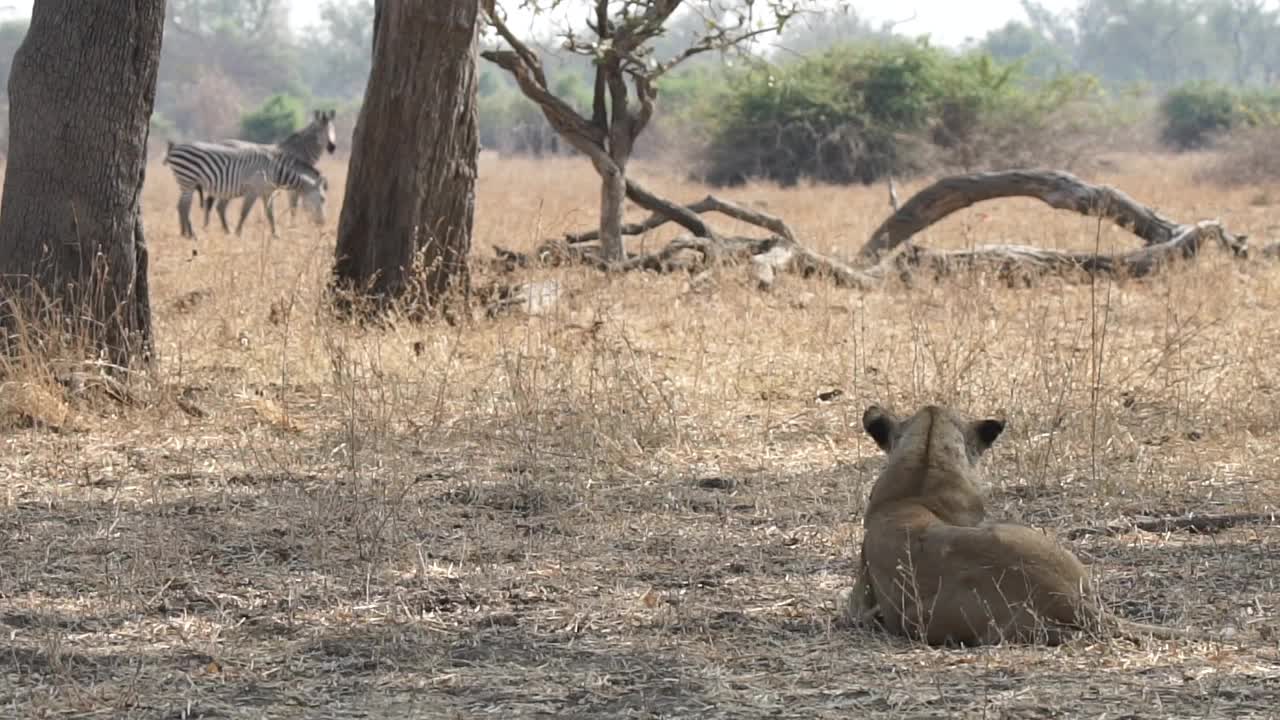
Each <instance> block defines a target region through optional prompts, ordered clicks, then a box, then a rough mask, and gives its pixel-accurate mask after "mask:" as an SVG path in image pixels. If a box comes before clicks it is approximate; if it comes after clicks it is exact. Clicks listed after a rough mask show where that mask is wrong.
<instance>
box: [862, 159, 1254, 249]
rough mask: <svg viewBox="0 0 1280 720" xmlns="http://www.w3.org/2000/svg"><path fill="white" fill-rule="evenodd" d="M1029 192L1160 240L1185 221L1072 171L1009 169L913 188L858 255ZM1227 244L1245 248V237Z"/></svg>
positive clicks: (1169, 236) (1059, 206)
mask: <svg viewBox="0 0 1280 720" xmlns="http://www.w3.org/2000/svg"><path fill="white" fill-rule="evenodd" d="M1009 197H1031V198H1036V199H1037V200H1040V201H1042V202H1044V203H1045V204H1046V205H1048V206H1049V207H1053V208H1057V209H1059V210H1072V211H1074V212H1078V213H1080V214H1082V215H1091V216H1100V217H1103V218H1106V219H1108V220H1110V221H1112V222H1114V223H1115V224H1117V225H1119V226H1121V227H1123V228H1125V229H1126V230H1129V231H1130V232H1132V233H1133V234H1135V235H1137V236H1138V237H1140V238H1142V240H1143V241H1144V242H1145V243H1146V244H1147V245H1159V244H1162V243H1167V242H1168V241H1169V240H1171V239H1173V238H1175V237H1177V236H1179V235H1181V234H1183V233H1184V232H1185V231H1186V226H1184V225H1180V224H1178V223H1176V222H1173V221H1172V220H1169V219H1168V218H1165V217H1163V216H1161V215H1160V214H1159V213H1157V212H1156V211H1155V210H1153V209H1151V208H1149V207H1147V206H1145V205H1142V204H1141V203H1139V202H1137V201H1136V200H1134V199H1133V198H1131V197H1129V196H1128V195H1126V194H1125V193H1123V192H1121V191H1120V190H1118V189H1116V188H1113V187H1109V186H1106V185H1090V184H1088V183H1086V182H1084V181H1083V180H1080V179H1079V178H1077V177H1076V176H1074V175H1072V174H1070V173H1065V172H1058V171H1052V170H1040V171H1031V170H1011V171H1008V172H990V173H974V174H970V175H954V176H951V177H946V178H943V179H941V180H939V181H937V182H935V183H934V184H932V185H930V186H929V187H927V188H925V189H924V190H921V191H920V192H918V193H916V194H915V195H914V196H913V197H912V198H911V199H910V200H908V201H907V202H906V204H905V205H903V206H902V208H901V209H899V210H898V211H897V212H895V213H893V215H891V216H889V219H888V220H885V221H884V223H882V224H881V225H880V227H878V228H876V230H875V232H873V233H871V239H870V240H868V241H867V243H866V245H863V247H862V250H861V251H860V252H859V256H860V257H861V258H863V259H865V260H870V261H874V260H877V259H879V258H880V257H882V256H883V255H884V254H885V253H887V252H888V251H891V250H893V249H894V248H896V247H898V246H899V245H901V244H902V243H904V242H906V241H908V240H910V239H911V237H912V236H914V235H915V234H916V233H918V232H920V231H921V230H924V229H925V228H927V227H929V226H930V225H933V224H934V223H936V222H938V221H939V220H942V219H943V218H945V217H947V216H948V215H950V214H952V213H954V212H956V211H958V210H963V209H964V208H967V207H969V206H971V205H974V204H976V203H980V202H984V201H986V200H994V199H997V198H1009ZM1234 240H1235V239H1234V238H1233V239H1231V241H1230V244H1231V245H1233V246H1238V247H1240V248H1241V249H1243V247H1244V238H1239V239H1238V243H1237V242H1234Z"/></svg>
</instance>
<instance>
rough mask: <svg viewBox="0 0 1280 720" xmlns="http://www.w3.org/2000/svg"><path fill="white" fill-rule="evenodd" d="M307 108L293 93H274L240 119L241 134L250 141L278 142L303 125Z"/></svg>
mask: <svg viewBox="0 0 1280 720" xmlns="http://www.w3.org/2000/svg"><path fill="white" fill-rule="evenodd" d="M305 117H306V109H305V107H304V106H303V102H302V100H300V99H299V98H297V97H294V96H293V95H273V96H271V97H270V98H269V99H267V101H266V102H265V103H263V104H262V106H261V107H259V108H258V109H257V110H254V111H252V112H248V113H245V115H244V117H242V118H241V119H240V136H241V137H242V138H244V139H245V140H248V141H250V142H258V143H277V142H280V141H281V140H283V139H285V138H286V137H288V136H289V134H290V133H292V132H293V131H295V130H297V129H298V128H300V127H302V124H303V119H304V118H305Z"/></svg>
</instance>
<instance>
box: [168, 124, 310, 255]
mask: <svg viewBox="0 0 1280 720" xmlns="http://www.w3.org/2000/svg"><path fill="white" fill-rule="evenodd" d="M164 164H165V165H168V166H169V169H170V170H172V171H173V177H174V179H175V180H177V181H178V189H179V190H180V191H181V195H180V196H179V198H178V221H179V222H180V223H181V225H182V236H183V237H190V238H193V239H194V238H195V229H194V228H193V227H192V226H191V195H192V194H193V193H196V192H199V193H200V194H201V203H202V204H203V203H204V198H206V197H207V198H218V199H224V198H232V197H240V196H244V206H243V207H242V208H241V210H240V223H239V224H238V225H236V235H239V234H240V230H241V229H242V228H243V227H244V221H245V218H246V217H248V215H249V210H251V209H252V208H253V203H254V201H255V200H257V199H258V198H259V197H262V204H263V207H264V208H265V209H266V213H267V222H269V223H270V224H271V235H272V236H273V237H274V236H276V219H275V215H274V213H272V211H271V203H272V199H273V198H274V197H275V192H276V190H278V189H280V188H284V189H286V190H292V191H295V192H299V193H301V194H302V199H303V202H304V204H305V205H306V206H307V208H308V209H309V210H310V211H311V216H312V219H313V220H314V221H315V223H316V224H317V225H320V224H323V223H324V202H325V190H327V189H328V187H329V183H328V181H326V180H325V179H324V176H322V175H321V174H320V172H319V171H318V170H316V169H315V168H314V167H312V166H311V165H310V164H308V163H305V162H303V161H301V160H299V159H297V158H295V157H294V156H292V155H289V154H287V153H285V152H283V151H281V150H276V149H274V148H272V147H270V146H257V147H244V146H231V145H224V144H220V143H210V142H193V143H181V144H177V145H175V144H174V143H173V142H172V141H170V142H169V149H168V151H167V152H165V156H164ZM222 229H223V230H224V231H227V232H230V228H228V227H227V218H226V216H222Z"/></svg>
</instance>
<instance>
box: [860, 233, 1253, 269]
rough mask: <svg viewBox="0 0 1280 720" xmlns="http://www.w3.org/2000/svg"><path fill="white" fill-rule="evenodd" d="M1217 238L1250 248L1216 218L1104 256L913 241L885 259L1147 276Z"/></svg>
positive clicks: (927, 265) (1235, 248)
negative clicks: (930, 245) (927, 245)
mask: <svg viewBox="0 0 1280 720" xmlns="http://www.w3.org/2000/svg"><path fill="white" fill-rule="evenodd" d="M1215 240H1216V241H1217V242H1218V243H1219V244H1221V245H1222V246H1223V247H1225V248H1227V249H1228V250H1229V251H1231V252H1233V253H1235V254H1237V255H1239V254H1242V253H1243V252H1244V246H1243V244H1241V243H1238V240H1237V238H1235V237H1234V236H1232V235H1230V234H1229V233H1228V232H1227V231H1226V230H1225V229H1224V228H1223V227H1222V224H1221V223H1220V222H1218V221H1216V220H1204V221H1201V222H1198V223H1196V224H1194V225H1188V226H1184V227H1182V229H1181V230H1180V232H1179V233H1178V234H1177V235H1175V236H1173V237H1171V238H1170V239H1168V240H1166V241H1164V242H1161V243H1157V244H1154V245H1147V246H1145V247H1141V248H1138V249H1136V250H1131V251H1129V252H1122V253H1116V254H1114V255H1102V254H1097V253H1089V252H1071V251H1062V250H1047V249H1044V248H1036V247H1029V246H1026V245H979V246H977V247H973V248H968V249H964V250H929V249H924V248H919V247H917V246H915V245H910V244H908V245H907V247H906V248H904V249H903V250H902V251H901V252H899V253H897V254H895V255H890V256H888V257H886V259H885V260H884V261H883V262H882V265H883V264H885V263H889V264H891V265H892V266H893V270H894V272H895V273H896V274H897V275H898V276H899V277H902V278H904V279H907V278H908V277H909V276H910V275H911V274H913V273H914V272H915V271H917V270H919V269H924V270H928V271H932V272H934V273H936V274H938V275H949V274H951V273H954V272H956V271H958V270H975V269H982V270H989V271H994V272H996V273H997V274H999V275H1000V276H1002V277H1008V278H1012V277H1015V276H1022V277H1027V276H1034V275H1043V274H1047V273H1063V272H1072V271H1079V272H1083V273H1085V274H1086V275H1110V276H1126V277H1146V276H1148V275H1151V274H1152V273H1154V272H1156V271H1157V270H1159V269H1160V268H1161V267H1163V266H1164V265H1166V264H1167V263H1169V262H1170V261H1173V260H1177V259H1188V258H1192V257H1195V256H1196V255H1197V254H1198V253H1199V252H1200V249H1201V248H1202V247H1203V246H1204V244H1205V242H1207V241H1215Z"/></svg>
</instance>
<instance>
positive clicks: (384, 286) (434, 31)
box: [334, 0, 479, 309]
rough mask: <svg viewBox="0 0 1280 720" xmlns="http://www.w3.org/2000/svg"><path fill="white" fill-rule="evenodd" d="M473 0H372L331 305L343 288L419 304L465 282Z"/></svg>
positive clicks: (471, 169) (472, 170) (471, 189)
mask: <svg viewBox="0 0 1280 720" xmlns="http://www.w3.org/2000/svg"><path fill="white" fill-rule="evenodd" d="M478 2H479V0H432V1H431V2H402V1H401V0H378V2H377V3H376V4H375V6H374V32H373V69H372V71H371V73H370V75H369V84H368V87H367V88H366V90H365V97H364V106H363V107H362V108H361V110H360V117H359V119H358V120H357V121H356V129H355V136H354V138H353V139H352V143H351V165H350V170H349V172H348V175H347V188H346V196H345V198H344V201H343V206H342V217H341V219H340V221H339V224H338V246H337V251H336V252H337V257H336V261H335V265H334V276H335V281H336V282H335V284H336V289H337V290H338V291H339V292H340V293H341V295H340V298H339V299H340V300H341V301H342V303H341V304H342V305H347V302H346V301H347V300H348V299H349V298H350V296H351V295H352V294H354V295H355V296H357V297H363V298H367V299H372V300H373V301H374V304H375V306H376V308H379V309H380V308H385V307H386V306H387V305H388V303H390V302H392V301H396V300H399V301H404V302H408V303H411V304H420V303H427V304H430V303H433V302H435V301H438V300H440V299H442V298H443V296H444V295H445V293H446V291H447V290H449V288H450V287H455V286H459V285H460V286H461V287H462V288H463V289H466V288H467V287H468V285H469V280H468V275H467V265H466V260H467V253H468V252H469V250H470V248H471V229H472V222H473V218H474V213H475V179H476V154H477V153H478V147H479V137H478V130H477V125H476V82H477V79H476V49H477V40H478V26H479V6H478ZM348 307H349V305H348Z"/></svg>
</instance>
